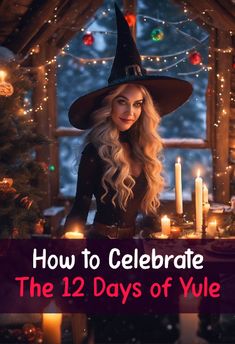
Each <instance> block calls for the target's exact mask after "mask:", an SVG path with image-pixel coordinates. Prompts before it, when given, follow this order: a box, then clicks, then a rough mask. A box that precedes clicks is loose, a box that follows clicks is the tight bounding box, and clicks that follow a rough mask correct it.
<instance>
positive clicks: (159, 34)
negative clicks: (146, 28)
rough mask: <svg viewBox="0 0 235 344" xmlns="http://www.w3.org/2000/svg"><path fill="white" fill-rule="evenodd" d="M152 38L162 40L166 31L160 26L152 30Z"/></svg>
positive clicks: (155, 40)
mask: <svg viewBox="0 0 235 344" xmlns="http://www.w3.org/2000/svg"><path fill="white" fill-rule="evenodd" d="M151 38H152V40H153V41H154V42H160V41H162V40H163V38H164V32H163V30H162V29H160V28H156V29H153V31H152V32H151Z"/></svg>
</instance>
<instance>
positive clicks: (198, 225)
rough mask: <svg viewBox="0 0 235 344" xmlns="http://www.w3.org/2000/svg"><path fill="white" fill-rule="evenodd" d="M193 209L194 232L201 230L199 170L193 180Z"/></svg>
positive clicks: (200, 181)
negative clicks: (194, 219) (194, 210)
mask: <svg viewBox="0 0 235 344" xmlns="http://www.w3.org/2000/svg"><path fill="white" fill-rule="evenodd" d="M195 208H196V231H201V230H202V220H203V219H202V178H201V177H200V170H198V172H197V178H196V179H195Z"/></svg>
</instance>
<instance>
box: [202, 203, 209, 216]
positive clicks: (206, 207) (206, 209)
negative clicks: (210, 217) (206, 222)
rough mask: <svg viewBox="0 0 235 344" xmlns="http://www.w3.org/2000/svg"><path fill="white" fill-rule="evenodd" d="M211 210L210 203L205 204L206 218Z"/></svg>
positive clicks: (204, 212)
mask: <svg viewBox="0 0 235 344" xmlns="http://www.w3.org/2000/svg"><path fill="white" fill-rule="evenodd" d="M209 210H210V203H205V204H203V214H204V216H207V214H208V212H209Z"/></svg>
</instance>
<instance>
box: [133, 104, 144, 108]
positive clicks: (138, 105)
mask: <svg viewBox="0 0 235 344" xmlns="http://www.w3.org/2000/svg"><path fill="white" fill-rule="evenodd" d="M142 104H143V103H135V107H136V108H140V107H141V106H142Z"/></svg>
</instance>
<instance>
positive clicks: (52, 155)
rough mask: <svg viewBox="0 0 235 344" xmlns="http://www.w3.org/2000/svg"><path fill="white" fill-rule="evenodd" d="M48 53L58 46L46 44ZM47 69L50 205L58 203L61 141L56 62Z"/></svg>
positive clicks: (54, 52) (53, 53) (52, 52)
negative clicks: (56, 132) (58, 131)
mask: <svg viewBox="0 0 235 344" xmlns="http://www.w3.org/2000/svg"><path fill="white" fill-rule="evenodd" d="M45 50H46V55H47V58H48V54H50V55H51V54H52V55H55V54H56V47H55V46H53V45H49V44H46V45H45ZM46 71H47V79H48V81H47V85H46V86H47V98H48V100H47V117H48V120H47V125H48V137H49V139H50V140H51V144H50V146H49V152H48V153H49V159H50V165H51V166H54V168H55V169H54V171H51V172H49V173H50V175H49V184H50V185H49V188H50V200H49V201H50V206H52V205H55V204H56V200H57V196H58V194H59V187H60V185H59V183H60V178H59V142H58V140H57V139H56V137H55V129H56V127H57V95H56V81H57V80H56V71H57V65H56V63H52V64H51V65H48V66H47V67H46Z"/></svg>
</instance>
